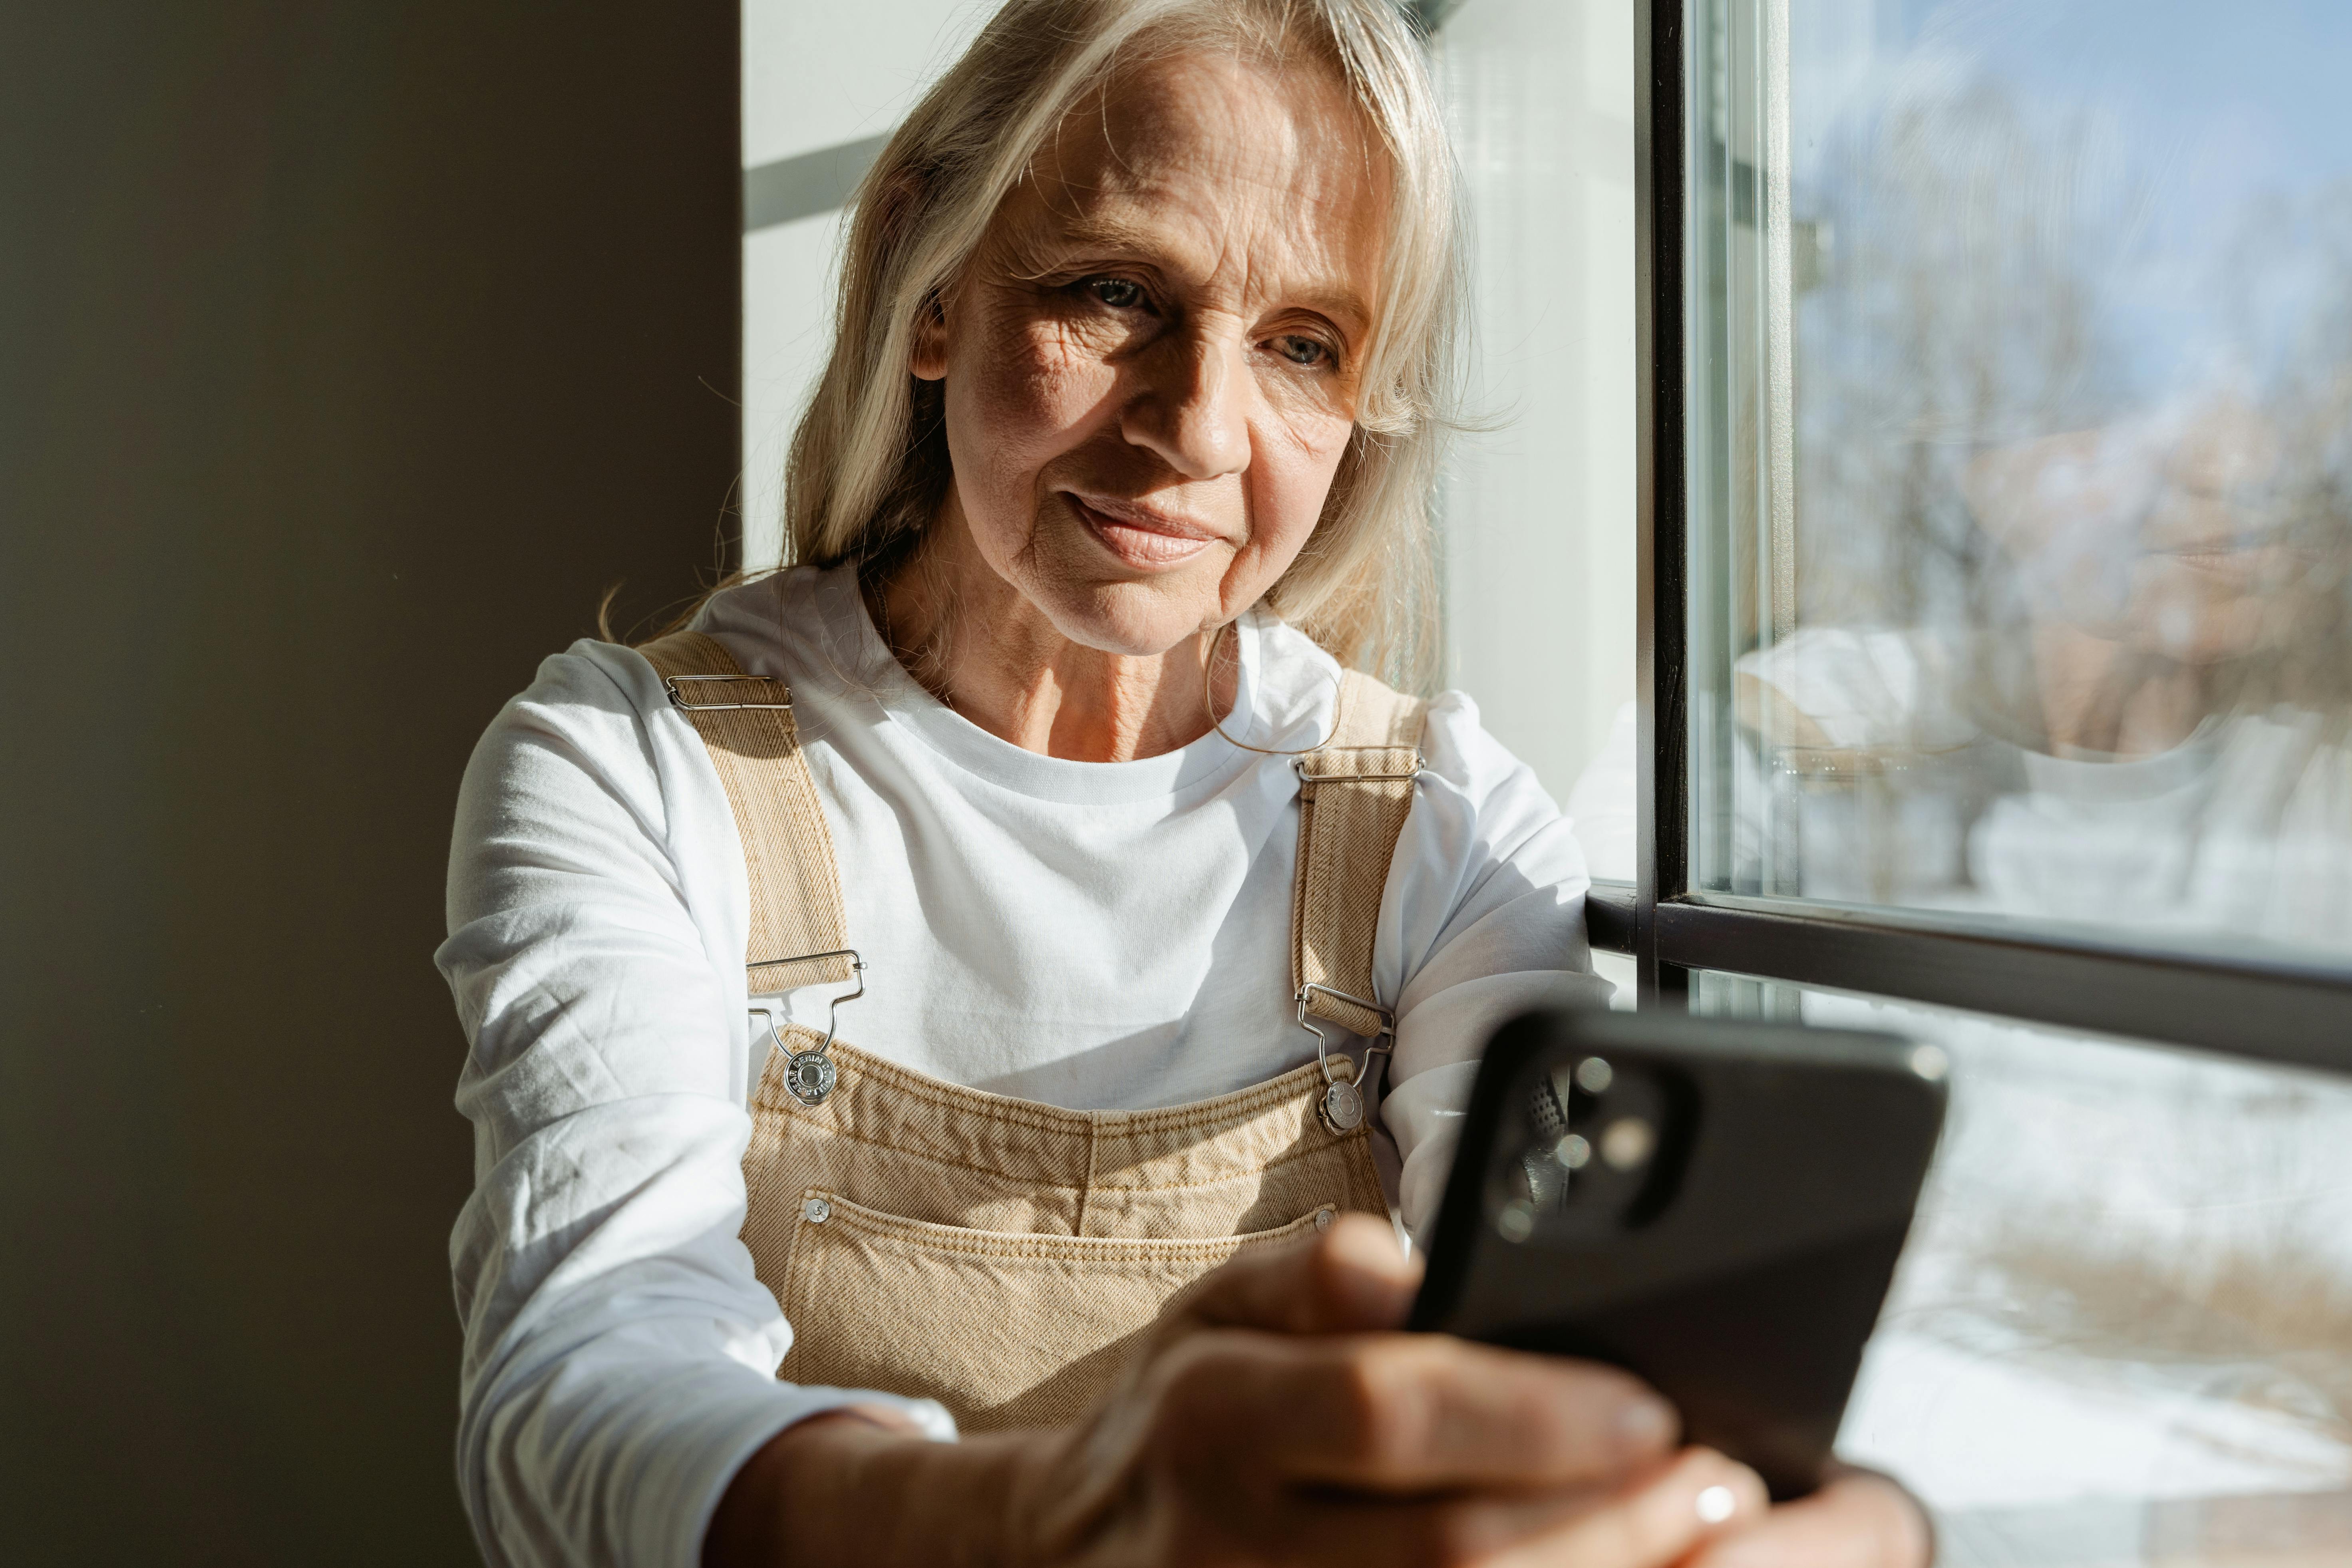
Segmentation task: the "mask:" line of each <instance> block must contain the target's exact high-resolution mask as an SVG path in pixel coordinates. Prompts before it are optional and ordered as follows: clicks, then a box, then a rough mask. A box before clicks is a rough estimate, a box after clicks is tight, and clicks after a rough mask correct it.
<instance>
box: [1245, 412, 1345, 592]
mask: <svg viewBox="0 0 2352 1568" xmlns="http://www.w3.org/2000/svg"><path fill="white" fill-rule="evenodd" d="M1354 432H1355V426H1354V424H1353V423H1352V422H1351V421H1350V420H1349V419H1348V418H1347V417H1346V416H1344V415H1340V414H1337V413H1334V412H1332V411H1331V410H1329V409H1328V408H1318V409H1314V410H1293V411H1288V413H1287V416H1286V417H1284V418H1282V419H1280V420H1279V421H1278V422H1277V424H1276V429H1275V430H1274V431H1273V432H1272V438H1271V439H1268V440H1264V441H1261V442H1259V443H1258V444H1257V452H1256V457H1255V461H1254V462H1253V463H1252V464H1251V466H1250V468H1251V481H1252V482H1251V487H1250V488H1251V491H1252V494H1251V497H1250V501H1251V506H1250V512H1251V518H1250V522H1251V527H1250V543H1251V546H1252V547H1253V549H1254V550H1255V551H1257V552H1262V553H1263V554H1265V555H1266V556H1268V557H1272V558H1276V559H1278V561H1279V563H1280V565H1281V566H1282V567H1287V566H1288V565H1289V564H1290V562H1291V560H1292V558H1293V557H1295V556H1296V555H1297V553H1298V552H1299V550H1300V549H1301V548H1302V547H1303V546H1304V545H1305V544H1306V543H1307V539H1308V537H1309V536H1311V535H1312V534H1313V533H1314V531H1315V525H1316V524H1317V523H1318V522H1319V521H1322V518H1323V507H1324V503H1325V502H1326V501H1327V500H1328V499H1329V498H1330V494H1331V481H1332V479H1333V478H1334V477H1335V476H1336V475H1337V474H1338V473H1339V463H1340V459H1342V458H1345V457H1346V456H1347V455H1348V438H1349V437H1350V436H1351V435H1353V434H1354Z"/></svg>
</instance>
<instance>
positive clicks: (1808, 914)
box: [1587, 0, 2352, 1073]
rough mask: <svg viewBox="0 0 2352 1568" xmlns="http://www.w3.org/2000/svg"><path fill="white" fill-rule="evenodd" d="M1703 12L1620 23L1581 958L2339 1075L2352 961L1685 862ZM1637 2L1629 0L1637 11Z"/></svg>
mask: <svg viewBox="0 0 2352 1568" xmlns="http://www.w3.org/2000/svg"><path fill="white" fill-rule="evenodd" d="M1702 3H1704V0H1646V6H1645V9H1646V11H1647V16H1646V18H1644V17H1643V16H1642V14H1641V12H1640V11H1637V12H1636V16H1635V26H1634V30H1633V31H1634V42H1633V49H1634V75H1635V80H1634V150H1633V160H1634V171H1633V174H1634V230H1635V233H1634V262H1633V268H1634V287H1635V290H1636V298H1635V302H1634V355H1635V364H1636V367H1637V369H1636V376H1637V380H1636V389H1635V397H1636V409H1635V430H1636V442H1637V451H1636V456H1635V472H1636V481H1635V482H1636V490H1635V509H1636V515H1635V520H1634V526H1635V531H1636V541H1637V543H1636V555H1635V561H1636V574H1637V575H1636V588H1635V592H1636V593H1637V594H1638V595H1640V603H1639V605H1638V606H1637V616H1636V622H1635V637H1636V649H1635V656H1634V658H1635V663H1634V679H1635V710H1636V714H1637V730H1636V733H1637V736H1638V747H1639V755H1638V758H1637V766H1638V776H1639V802H1638V816H1637V826H1636V832H1635V840H1634V844H1635V854H1636V857H1637V860H1636V867H1637V880H1636V881H1634V882H1633V883H1631V884H1628V883H1622V882H1614V883H1609V882H1603V883H1595V884H1594V886H1593V888H1592V890H1591V894H1590V895H1589V897H1588V901H1587V910H1588V921H1589V925H1590V928H1591V943H1592V945H1593V946H1594V947H1595V948H1596V949H1600V950H1601V951H1604V952H1620V953H1625V954H1628V955H1630V956H1631V957H1632V958H1633V962H1634V968H1635V973H1636V975H1637V977H1638V979H1637V985H1638V993H1637V994H1638V999H1639V1002H1640V1005H1643V1006H1644V1007H1653V1006H1663V1007H1674V1008H1679V1007H1684V1006H1687V1005H1688V1004H1689V998H1690V994H1691V990H1692V984H1691V977H1692V974H1693V973H1694V972H1695V971H1697V970H1717V971H1724V972H1727V973H1736V974H1741V975H1748V976H1752V977H1755V978H1758V979H1762V980H1774V981H1785V982H1790V983H1793V984H1800V985H1811V986H1823V987H1828V988H1831V989H1835V990H1842V991H1850V992H1857V993H1864V994H1871V995H1875V996H1883V997H1887V998H1891V999H1896V1000H1901V1001H1909V1002H1922V1003H1928V1004H1932V1005H1939V1006H1948V1007H1959V1008H1966V1009H1968V1010H1969V1011H1972V1012H1977V1013H1981V1014H1988V1015H1991V1016H1999V1017H2006V1018H2011V1019H2016V1020H2019V1021H2021V1022H2026V1023H2033V1024H2044V1025H2055V1026H2061V1027H2064V1028H2074V1029H2085V1030H2095V1031H2098V1032H2101V1033H2105V1034H2112V1035H2121V1036H2128V1037H2136V1038H2138V1039H2141V1040H2146V1041H2150V1042H2155V1043H2159V1044H2165V1045H2174V1046H2188V1047H2199V1048H2202V1049H2206V1050H2212V1051H2218V1052H2222V1053H2226V1054H2230V1055H2233V1056H2239V1057H2244V1058H2252V1059H2255V1060H2260V1061H2266V1062H2283V1063H2292V1064H2294V1065H2297V1066H2303V1067H2315V1068H2325V1069H2329V1070H2332V1071H2336V1072H2341V1073H2352V968H2341V967H2331V966H2329V965H2326V964H2324V963H2317V962H2312V963H2297V962H2294V961H2292V960H2289V959H2284V958H2273V957H2269V956H2257V955H2253V954H2251V953H2249V954H2244V955H2240V954H2231V953H2213V952H2208V953H2183V952H2179V951H2175V950H2168V949H2165V948H2161V947H2158V946H2155V945H2151V944H2146V943H2137V942H2130V941H2126V940H2122V939H2094V938H2090V937H2078V936H2073V935H2068V934H2064V933H2059V932H2053V931H2044V930H2041V929H2038V928H2032V927H2027V926H2023V925H2020V926H2017V927H2011V926H2007V925H1998V924H1994V923H1992V922H1988V921H1969V920H1956V919H1943V918H1929V917H1925V916H1921V915H1917V914H1911V913H1906V912H1903V911H1900V910H1864V909H1854V908H1850V907H1846V906H1843V905H1824V904H1821V903H1815V902H1811V901H1808V900H1801V899H1793V898H1781V897H1767V898H1753V897H1743V896H1736V895H1729V894H1722V893H1713V892H1708V891H1706V890H1704V889H1699V888H1696V887H1695V886H1694V885H1693V882H1692V878H1691V857H1690V795H1689V784H1690V756H1689V743H1690V714H1689V710H1688V702H1687V693H1688V690H1689V684H1688V680H1687V679H1686V672H1687V661H1688V658H1689V654H1690V640H1689V605H1688V590H1689V572H1688V568H1689V559H1690V558H1689V542H1690V533H1689V525H1690V516H1689V469H1688V466H1687V462H1688V451H1687V437H1688V426H1687V421H1686V419H1685V409H1686V406H1687V402H1688V399H1689V397H1690V395H1691V394H1692V388H1691V386H1690V383H1689V363H1688V358H1687V355H1686V353H1685V345H1686V334H1687V331H1688V330H1689V308H1690V299H1689V295H1688V293H1687V291H1686V276H1687V274H1686V267H1687V263H1688V256H1689V251H1688V240H1689V216H1690V214H1689V204H1688V200H1687V195H1688V193H1689V192H1690V190H1691V189H1692V188H1693V181H1692V171H1691V156H1690V150H1689V147H1688V124H1689V122H1688V119H1687V86H1688V83H1689V81H1690V79H1691V74H1692V61H1691V58H1690V51H1691V47H1692V40H1693V39H1694V38H1695V37H1698V30H1697V22H1698V16H1697V12H1698V6H1699V5H1700V4H1702ZM1634 4H1636V5H1643V0H1634Z"/></svg>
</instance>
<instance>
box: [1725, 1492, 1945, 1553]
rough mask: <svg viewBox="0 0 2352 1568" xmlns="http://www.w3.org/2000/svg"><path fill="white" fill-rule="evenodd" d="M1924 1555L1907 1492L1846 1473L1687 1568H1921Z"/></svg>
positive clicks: (1917, 1514) (1922, 1518) (1920, 1526)
mask: <svg viewBox="0 0 2352 1568" xmlns="http://www.w3.org/2000/svg"><path fill="white" fill-rule="evenodd" d="M1930 1550H1931V1542H1930V1538H1929V1535H1928V1531H1927V1515H1926V1514H1925V1513H1924V1512H1923V1511H1922V1510H1920V1507H1919V1505H1918V1504H1917V1503H1916V1502H1915V1501H1913V1500H1912V1499H1911V1496H1910V1494H1909V1493H1907V1492H1906V1491H1904V1490H1903V1489H1902V1488H1900V1487H1898V1486H1896V1485H1895V1483H1894V1482H1892V1481H1890V1480H1888V1479H1885V1477H1883V1476H1874V1475H1871V1474H1869V1473H1868V1472H1867V1471H1863V1470H1849V1471H1847V1472H1846V1473H1844V1474H1843V1475H1841V1476H1839V1477H1838V1478H1837V1479H1834V1480H1832V1481H1831V1482H1830V1483H1829V1484H1828V1485H1827V1486H1825V1487H1823V1488H1822V1489H1821V1490H1819V1491H1817V1492H1815V1493H1814V1494H1813V1495H1812V1496H1811V1497H1809V1498H1805V1499H1802V1500H1800V1501H1797V1502H1792V1503H1784V1504H1782V1505H1781V1506H1780V1507H1779V1508H1776V1509H1774V1510H1772V1511H1771V1512H1770V1513H1769V1515H1767V1516H1764V1517H1762V1518H1760V1519H1759V1520H1758V1521H1757V1522H1756V1523H1755V1524H1754V1525H1753V1527H1752V1528H1749V1529H1748V1530H1745V1531H1739V1532H1737V1533H1735V1534H1728V1535H1726V1536H1725V1537H1724V1538H1722V1539H1721V1540H1718V1541H1717V1542H1713V1543H1712V1544H1710V1545H1709V1546H1708V1547H1707V1549H1706V1551H1704V1552H1700V1553H1699V1554H1698V1555H1697V1556H1696V1557H1694V1558H1692V1559H1691V1560H1690V1562H1689V1563H1688V1564H1687V1565H1686V1568H1927V1561H1928V1556H1929V1553H1930Z"/></svg>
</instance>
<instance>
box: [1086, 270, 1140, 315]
mask: <svg viewBox="0 0 2352 1568" xmlns="http://www.w3.org/2000/svg"><path fill="white" fill-rule="evenodd" d="M1084 287H1085V289H1086V291H1087V293H1088V294H1091V295H1093V296H1094V298H1095V300H1096V301H1097V303H1100V304H1104V305H1108V306H1109V307H1110V308H1111V309H1112V310H1133V309H1134V308H1135V307H1136V306H1138V305H1140V304H1142V303H1143V285H1142V284H1140V283H1138V282H1136V281H1134V280H1133V279H1127V278H1089V279H1087V280H1086V283H1085V285H1084Z"/></svg>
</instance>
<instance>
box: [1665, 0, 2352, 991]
mask: <svg viewBox="0 0 2352 1568" xmlns="http://www.w3.org/2000/svg"><path fill="white" fill-rule="evenodd" d="M2252 9H2253V10H2255V11H2259V12H2260V13H2261V15H2260V16H2259V17H2258V18H2256V17H2252V16H2249V15H2248V14H2247V12H2246V11H2244V10H2241V9H2237V8H2232V10H2231V13H2230V15H2229V16H2227V18H2226V19H2225V18H2224V17H2223V16H2221V14H2220V13H2217V12H2215V11H2213V10H2212V9H2211V8H2210V7H2206V6H2202V5H2148V4H2131V5H2122V4H2084V5H2067V6H2051V5H2030V6H2029V5H2002V4H1995V5H1985V4H1979V3H1970V4H1967V5H1961V4H1957V3H1955V4H1918V3H1916V0H1901V3H1898V0H1877V3H1871V0H1843V3H1835V4H1822V5H1804V6H1797V7H1793V8H1789V9H1788V10H1787V11H1786V12H1785V13H1783V15H1785V16H1786V21H1785V24H1779V23H1776V22H1775V21H1774V19H1773V15H1772V11H1773V8H1772V7H1770V6H1769V5H1756V4H1748V3H1745V0H1728V3H1727V4H1724V5H1717V6H1716V7H1714V8H1712V10H1711V12H1710V16H1711V26H1710V27H1709V28H1708V29H1706V36H1705V37H1704V38H1703V39H1702V48H1703V49H1704V50H1707V51H1711V55H1710V58H1709V60H1708V61H1706V62H1704V63H1706V65H1707V66H1709V67H1710V68H1711V71H1710V70H1702V72H1701V73H1700V76H1699V78H1698V81H1699V90H1697V91H1696V92H1695V94H1694V96H1695V98H1696V100H1697V101H1696V104H1695V117H1696V121H1697V124H1696V127H1695V133H1694V147H1695V149H1696V152H1697V159H1698V163H1699V165H1700V170H1701V178H1700V179H1699V180H1698V181H1696V185H1697V187H1698V190H1699V193H1700V195H1701V210H1700V213H1699V221H1698V222H1697V223H1696V225H1695V252H1694V258H1693V263H1692V271H1693V284H1694V288H1695V290H1696V292H1697V296H1698V297H1697V299H1696V300H1695V303H1696V304H1697V306H1698V312H1697V314H1698V316H1700V317H1703V318H1704V319H1705V324H1704V326H1703V327H1702V326H1701V325H1700V323H1699V321H1696V320H1695V322H1694V326H1695V331H1696V332H1697V335H1698V338H1699V341H1698V342H1696V344H1695V345H1694V346H1695V352H1696V360H1697V363H1696V370H1697V372H1698V374H1696V375H1695V377H1694V386H1693V393H1692V396H1693V401H1694V407H1693V411H1692V412H1693V418H1692V433H1693V436H1692V439H1693V475H1694V486H1693V522H1692V525H1693V540H1694V554H1695V557H1696V559H1695V561H1694V565H1693V595H1694V598H1693V619H1694V623H1695V625H1696V627H1697V628H1698V629H1697V634H1696V642H1697V645H1698V649H1699V651H1700V652H1701V654H1702V656H1703V657H1702V658H1701V659H1700V660H1698V661H1697V664H1698V668H1696V669H1695V672H1694V674H1695V683H1696V690H1695V694H1694V695H1695V709H1696V710H1697V711H1696V713H1695V724H1696V734H1695V737H1694V739H1695V742H1696V745H1695V754H1696V759H1697V763H1698V768H1697V777H1696V788H1697V792H1698V795H1697V799H1696V802H1695V806H1696V811H1695V819H1696V837H1697V844H1696V849H1697V854H1698V863H1699V866H1700V868H1701V876H1702V879H1703V880H1704V881H1705V882H1706V885H1708V886H1711V887H1714V888H1717V889H1725V890H1731V891H1750V892H1766V893H1785V894H1801V895H1803V896H1807V897H1811V898H1821V899H1829V900H1843V901H1853V902H1863V903H1899V904H1907V905H1915V906H1924V907H1930V908H1943V909H1954V910H1976V911H1983V912H1991V913H1999V914H2005V915H2017V916H2027V917H2036V918H2043V919H2051V920H2063V921H2094V922H2097V923H2099V924H2101V925H2104V926H2110V927H2113V926H2128V927H2134V928H2143V929H2147V930H2152V931H2159V932H2169V933H2172V934H2174V935H2176V936H2178V937H2180V938H2182V939H2184V940H2191V941H2200V942H2201V941H2204V940H2206V939H2208V938H2209V937H2210V936H2211V935H2213V934H2216V933H2221V934H2226V935H2228V936H2230V937H2232V938H2239V937H2251V938H2260V939H2266V940H2268V941H2271V942H2278V943H2284V944H2291V945H2294V946H2297V947H2304V948H2316V949H2326V950H2334V951H2337V952H2342V951H2346V950H2352V735H2347V731H2352V119H2347V118H2346V117H2344V116H2343V115H2342V114H2341V113H2340V112H2336V111H2335V110H2332V109H2331V108H2330V107H2329V106H2330V105H2332V104H2334V103H2335V102H2336V100H2337V99H2338V97H2339V96H2340V95H2339V94H2338V93H2337V91H2336V89H2334V87H2333V86H2332V85H2331V80H2332V79H2333V78H2335V77H2336V76H2338V75H2340V73H2341V71H2342V70H2343V68H2345V67H2346V66H2347V65H2352V11H2347V9H2346V8H2344V7H2342V6H2339V5H2333V4H2328V3H2325V0H2308V3H2305V4H2300V5H2263V6H2257V7H2253V8H2252ZM1780 25H1785V26H1786V28H1787V31H1786V34H1785V36H1776V35H1775V32H1774V27H1775V26H1780ZM1709 192H1713V193H1714V195H1713V196H1712V197H1711V198H1710V197H1709V196H1708V195H1707V193H1709ZM1781 475H1785V476H1786V477H1785V479H1780V478H1779V477H1778V476H1781Z"/></svg>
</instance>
